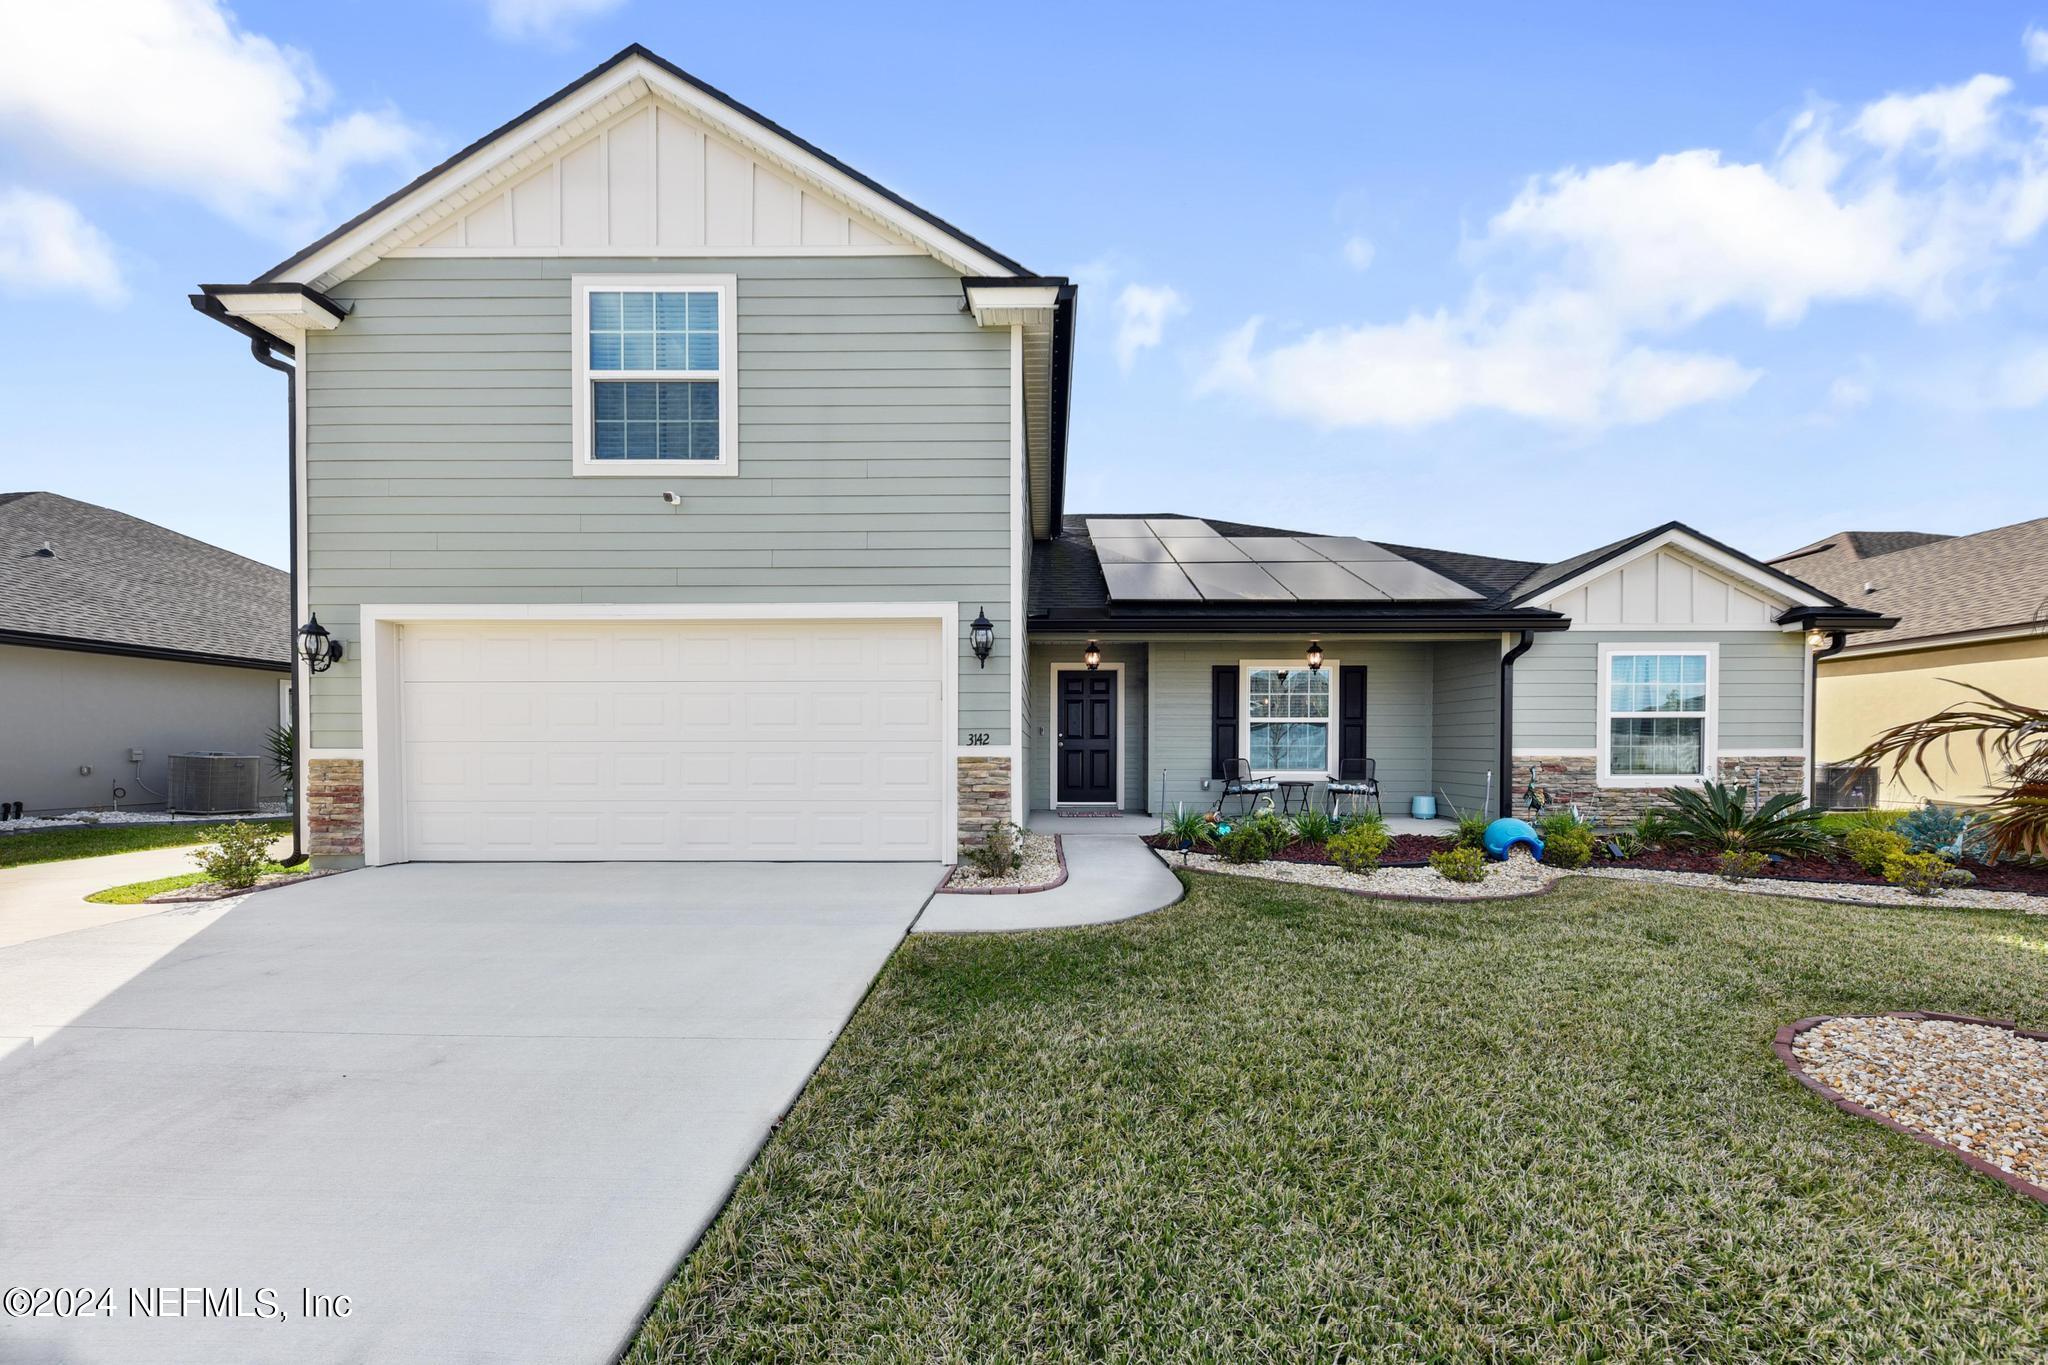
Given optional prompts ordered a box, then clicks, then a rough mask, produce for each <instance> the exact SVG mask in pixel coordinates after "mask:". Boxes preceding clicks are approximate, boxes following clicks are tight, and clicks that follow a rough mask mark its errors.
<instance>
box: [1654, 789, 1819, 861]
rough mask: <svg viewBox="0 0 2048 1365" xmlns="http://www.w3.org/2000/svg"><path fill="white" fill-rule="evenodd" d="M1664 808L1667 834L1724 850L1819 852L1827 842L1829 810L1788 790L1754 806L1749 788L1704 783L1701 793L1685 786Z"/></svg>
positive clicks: (1686, 841)
mask: <svg viewBox="0 0 2048 1365" xmlns="http://www.w3.org/2000/svg"><path fill="white" fill-rule="evenodd" d="M1669 795H1670V800H1671V804H1670V806H1669V807H1668V808H1666V809H1665V810H1663V811H1661V812H1660V814H1661V815H1662V816H1663V817H1664V819H1665V821H1666V822H1667V824H1668V825H1669V830H1668V832H1667V833H1666V835H1665V838H1666V839H1667V840H1669V841H1671V842H1673V843H1683V844H1698V845H1702V846H1704V847H1707V848H1712V849H1718V850H1720V851H1721V852H1723V853H1780V854H1799V853H1818V852H1820V851H1822V850H1823V849H1825V848H1826V847H1827V845H1828V836H1827V834H1826V832H1825V831H1824V830H1822V829H1821V824H1820V822H1821V817H1822V815H1823V814H1824V812H1822V811H1819V810H1816V809H1814V808H1813V807H1812V806H1807V805H1803V804H1801V801H1800V798H1799V796H1798V795H1797V794H1796V793H1792V792H1783V793H1780V794H1779V795H1777V796H1774V797H1772V798H1771V799H1770V800H1768V801H1766V802H1764V803H1763V804H1762V805H1760V806H1758V807H1757V808H1756V809H1755V810H1751V809H1750V808H1749V788H1747V787H1745V786H1740V785H1736V786H1726V787H1724V786H1722V785H1721V784H1720V783H1719V782H1706V783H1702V784H1701V786H1700V789H1699V790H1698V791H1690V790H1688V789H1686V788H1683V787H1680V788H1677V789H1675V790H1673V791H1672V792H1671V793H1670V794H1669Z"/></svg>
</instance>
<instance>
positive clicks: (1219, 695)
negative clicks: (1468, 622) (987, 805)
mask: <svg viewBox="0 0 2048 1365" xmlns="http://www.w3.org/2000/svg"><path fill="white" fill-rule="evenodd" d="M1311 638H1313V639H1315V640H1316V642H1317V643H1319V644H1320V645H1321V646H1322V658H1321V665H1320V667H1318V668H1311V667H1310V666H1309V662H1308V657H1307V648H1308V645H1309V642H1310V639H1311ZM1510 638H1511V637H1507V636H1504V635H1503V634H1502V633H1501V632H1500V631H1497V630H1496V631H1487V632H1468V633H1463V634H1449V633H1444V634H1434V635H1401V636H1395V635H1350V636H1343V635H1331V636H1316V637H1310V636H1308V635H1307V634H1305V633H1304V634H1301V635H1300V636H1299V638H1297V637H1296V636H1294V635H1289V636H1285V637H1282V636H1278V635H1241V636H1240V635H1229V636H1223V635H1211V636H1196V635H1181V636H1173V635H1154V636H1151V637H1149V638H1139V639H1115V638H1108V637H1105V636H1096V637H1092V643H1093V645H1094V651H1093V663H1094V667H1092V668H1091V667H1090V666H1089V663H1090V652H1089V646H1090V644H1091V637H1087V636H1080V635H1064V634H1059V635H1055V634H1044V635H1038V634H1034V635H1033V636H1032V637H1031V640H1030V664H1029V666H1030V686H1029V688H1028V693H1027V697H1026V707H1025V727H1024V729H1025V746H1024V762H1025V773H1024V780H1025V784H1026V786H1025V790H1026V793H1027V798H1028V806H1029V809H1030V810H1031V811H1032V812H1034V815H1033V821H1034V824H1035V825H1036V824H1037V823H1038V822H1039V821H1040V820H1041V818H1042V819H1043V821H1044V822H1046V824H1047V826H1048V827H1050V828H1053V829H1054V830H1056V831H1071V830H1074V829H1076V828H1077V827H1078V826H1079V823H1080V822H1079V821H1077V820H1076V819H1075V818H1073V817H1074V816H1075V815H1076V814H1077V813H1081V812H1113V813H1120V814H1122V815H1124V816H1126V817H1144V816H1150V817H1152V818H1151V819H1149V820H1141V819H1136V818H1133V819H1132V823H1133V824H1134V825H1136V824H1143V825H1144V826H1145V829H1143V830H1141V831H1138V832H1149V831H1150V829H1151V828H1155V827H1156V826H1157V823H1158V817H1160V816H1162V815H1164V814H1169V813H1171V812H1172V811H1174V810H1175V809H1176V808H1179V807H1183V806H1184V807H1186V808H1187V809H1191V810H1199V809H1208V808H1211V807H1213V806H1215V804H1216V802H1217V800H1218V798H1219V797H1220V796H1222V795H1223V793H1224V783H1225V778H1224V773H1225V771H1226V767H1227V760H1229V759H1233V758H1236V759H1242V760H1243V761H1244V762H1245V763H1246V764H1247V765H1248V766H1249V768H1250V770H1251V771H1252V772H1253V773H1254V774H1256V775H1260V776H1266V777H1273V778H1276V779H1278V780H1283V781H1287V782H1290V783H1305V784H1306V786H1305V787H1297V788H1295V789H1294V790H1292V791H1290V792H1289V793H1287V795H1288V796H1290V797H1291V798H1292V800H1293V801H1294V803H1295V804H1296V806H1297V807H1298V806H1299V805H1300V804H1301V802H1302V801H1303V800H1304V799H1306V800H1307V801H1308V802H1309V803H1310V804H1313V805H1314V806H1316V807H1317V808H1319V809H1328V807H1329V803H1330V792H1329V785H1330V783H1331V782H1332V781H1333V780H1337V779H1339V778H1340V777H1342V778H1344V779H1355V778H1357V777H1358V776H1360V775H1361V774H1362V772H1363V770H1364V769H1363V766H1362V765H1363V764H1364V763H1366V762H1369V764H1370V769H1371V772H1372V774H1373V777H1374V778H1375V779H1376V780H1377V782H1378V784H1379V788H1380V804H1381V805H1382V807H1383V808H1384V811H1385V814H1386V816H1387V819H1388V823H1389V825H1390V826H1392V827H1393V828H1395V829H1396V830H1397V832H1403V833H1407V832H1413V833H1428V832H1440V831H1441V830H1442V829H1443V828H1444V824H1443V822H1442V820H1441V819H1440V820H1439V821H1437V822H1434V823H1432V822H1427V821H1420V820H1414V819H1412V818H1411V817H1410V807H1411V803H1412V801H1413V800H1414V798H1416V797H1430V798H1434V799H1435V801H1436V802H1437V807H1438V815H1439V817H1450V816H1453V815H1455V814H1456V813H1457V812H1458V811H1471V810H1479V809H1483V808H1486V807H1488V805H1489V803H1491V804H1492V806H1493V807H1495V808H1497V807H1498V803H1499V800H1500V781H1501V777H1500V762H1501V760H1500V752H1501V744H1500V738H1501V735H1500V726H1501V706H1500V679H1501V657H1502V653H1503V651H1504V649H1505V648H1507V647H1508V640H1509V639H1510ZM1280 795H1281V793H1275V796H1276V804H1278V800H1277V798H1278V797H1279V796H1280ZM1242 804H1243V803H1242V802H1241V801H1240V800H1238V799H1237V798H1235V797H1233V798H1232V799H1231V801H1230V804H1229V807H1228V809H1230V810H1232V811H1235V810H1237V809H1239V808H1240V807H1241V806H1242ZM1347 804H1348V803H1347ZM1397 822H1398V823H1397Z"/></svg>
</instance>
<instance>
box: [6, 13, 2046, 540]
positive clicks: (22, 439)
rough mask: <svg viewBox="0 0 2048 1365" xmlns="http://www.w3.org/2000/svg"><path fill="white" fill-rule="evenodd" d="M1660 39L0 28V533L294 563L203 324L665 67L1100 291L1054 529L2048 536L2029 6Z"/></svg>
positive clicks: (218, 19)
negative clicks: (139, 543)
mask: <svg viewBox="0 0 2048 1365" xmlns="http://www.w3.org/2000/svg"><path fill="white" fill-rule="evenodd" d="M1674 8H1675V7H1670V6H1616V5H1601V6H1590V5H1589V6H1556V5H1551V6H1540V7H1539V6H1528V5H1523V4H1516V5H1505V4H1503V5H1470V6H1466V7H1463V8H1462V10H1461V11H1460V13H1459V15H1458V17H1457V18H1456V19H1452V18H1450V17H1448V16H1446V15H1444V14H1443V13H1442V11H1441V10H1440V9H1438V10H1437V12H1435V13H1431V12H1429V11H1430V10H1431V9H1432V7H1424V6H1393V5H1358V4H1352V5H1334V6H1313V5H1298V6H1297V5H1274V6H1269V7H1268V8H1266V9H1265V10H1263V11H1261V12H1260V16H1259V19H1258V21H1257V22H1255V23H1247V22H1246V11H1245V10H1244V9H1243V7H1242V6H1223V5H1216V6H1207V5H1197V4H1186V3H1180V4H1174V5H1171V6H1165V5H1161V6H1139V5H1130V6H1109V5H1102V4H1100V3H1095V4H1088V5H1062V4H1044V5H1039V6H1035V7H1033V8H1031V9H1030V10H1029V11H1016V10H989V11H986V13H985V16H984V15H978V14H976V13H974V12H973V11H972V7H967V8H963V7H960V6H958V5H947V6H938V5H929V6H921V5H915V4H904V5H897V6H893V7H891V8H890V10H889V12H888V16H887V19H886V21H877V20H876V19H874V18H873V17H872V14H871V12H866V11H858V10H857V9H850V8H849V7H846V6H843V5H831V6H823V5H819V6H812V5H794V4H792V5H785V6H780V7H776V8H775V10H774V12H773V14H772V17H770V16H768V12H767V11H764V10H763V9H761V8H759V7H752V6H740V7H726V8H723V9H719V8H716V7H705V6H695V5H690V6H684V5H676V4H660V3H655V2H654V0H409V3H406V4H404V5H399V4H391V3H384V0H354V2H353V3H346V4H329V5H304V4H278V3H265V4H257V3H244V4H240V5H237V6H235V7H233V9H232V10H229V9H226V8H224V7H222V6H219V5H217V4H215V3H213V2H212V0H109V3H105V4H100V5H93V6H85V5H72V6H58V5H44V6H35V7H30V6H10V7H8V10H7V12H6V13H4V14H0V489H24V488H42V489H50V490H53V491H56V492H60V493H65V494H68V495H70V496H73V497H78V498H84V499H87V500H90V501H94V502H101V503H106V504H109V505H111V506H114V507H118V508H120V509H122V510H124V511H127V512H131V513H134V514H136V515H138V516H142V517H146V518H148V519H150V520H153V521H159V522H162V523H164V524H166V525H169V526H172V527H174V528H176V529H178V530H181V531H184V532H186V533H188V534H191V535H195V536H199V537H201V538H203V539H207V540H211V541H215V542H217V543H219V544H222V545H225V546H228V547H230V548H232V549H235V550H239V551H241V552H243V553H245V554H249V555H253V556H255V557H257V558H261V559H265V560H268V561H270V562H273V563H282V562H283V557H284V546H285V536H286V525H285V520H284V498H285V491H284V463H283V446H282V423H283V411H282V388H281V386H282V383H283V381H282V379H281V378H279V377H278V376H275V375H273V374H271V373H270V372H269V371H266V370H263V369H261V368H260V367H258V366H257V365H256V364H255V363H254V362H253V361H251V360H250V358H249V356H248V353H247V349H246V346H245V345H244V344H243V343H241V342H239V341H238V340H237V338H236V337H235V336H234V335H233V334H231V333H229V332H227V331H226V330H225V329H222V328H220V327H218V326H217V325H215V324H212V323H209V322H207V321H205V320H204V319H201V318H200V317H199V316H198V315H197V314H195V313H193V312H191V311H190V309H189V307H188V305H187V304H186V302H185V295H186V294H187V293H188V292H189V291H190V289H191V287H192V286H193V285H194V284H196V283H198V282H200V281H202V280H205V281H214V280H238V279H247V278H250V277H251V276H252V275H254V274H255V273H257V272H259V271H260V270H262V269H264V268H265V267H267V266H269V265H271V264H272V263H274V262H275V261H276V260H278V259H279V258H281V257H283V256H285V255H286V254H288V253H289V252H290V251H291V250H292V249H293V248H295V247H296V246H299V245H301V244H303V243H304V242H305V241H308V240H310V239H311V238H312V237H314V236H317V235H318V234H319V233H320V232H322V231H324V230H326V228H328V227H330V226H332V225H333V223H335V222H338V221H340V220H341V219H342V218H345V217H347V216H348V215H349V214H351V213H354V212H355V211H357V210H358V209H360V208H361V207H363V206H364V205H366V204H367V203H369V202H371V201H372V200H374V199H375V198H378V197H380V196H381V195H382V194H384V193H385V192H387V191H388V190H390V189H391V188H393V187H395V186H396V185H397V184H399V183H401V182H402V181H403V180H404V179H406V178H408V177H409V176H410V175H411V174H412V173H414V172H416V171H417V170H419V169H421V168H422V167H424V166H426V165H429V164H431V163H432V162H434V161H436V160H438V159H439V158H440V157H441V156H442V155H445V154H446V153H447V152H448V151H450V150H452V149H454V148H455V147H458V146H460V145H462V144H463V143H465V142H467V141H469V140H470V139H471V138H473V137H475V136H476V135H478V134H480V133H482V132H484V131H485V130H487V129H489V128H491V127H493V126H495V125H496V124H498V123H499V122H501V121H503V120H504V119H505V118H507V117H509V116H510V115H512V114H513V113H516V112H517V111H519V110H520V109H523V108H525V107H526V106H528V105H529V104H531V103H532V102H534V101H535V100H537V99H539V98H540V97H541V96H543V95H545V94H547V93H549V92H550V91H552V90H554V89H556V88H558V87H559V86H561V85H562V84H564V83H566V82H567V81H568V80H569V79H571V78H572V77H574V76H576V75H578V74H580V73H581V72H582V71H584V70H586V69H588V68H589V67H590V66H593V65H595V64H596V63H597V62H598V61H600V60H602V59H603V58H604V57H606V56H608V55H610V54H611V53H612V52H614V51H616V50H617V49H618V48H620V47H622V46H624V45H625V44H626V43H628V42H632V41H640V42H644V43H646V44H647V45H648V46H650V47H652V48H654V49H655V50H656V51H658V52H661V53H662V54H663V55H665V56H667V57H669V58H670V59H671V60H673V61H675V62H677V63H678V64H680V65H682V66H683V67H685V68H687V69H689V70H690V71H692V72H694V73H695V74H697V75H698V76H699V77H700V78H702V79H704V80H706V81H708V82H709V83H711V84H713V85H716V86H719V87H720V88H722V89H724V90H726V91H727V92H728V93H730V94H732V95H733V96H735V97H736V98H738V99H740V100H742V101H743V102H745V103H748V104H751V105H753V106H754V107H755V108H757V109H760V110H761V111H763V112H764V113H766V114H767V115H768V116H770V117H771V118H774V119H776V120H778V121H779V122H781V123H783V124H784V125H786V126H788V127H790V128H792V129H794V130H796V131H797V132H799V133H801V134H803V135H804V136H806V137H809V138H810V139H811V140H813V141H815V142H817V143H819V144H820V145H822V146H824V147H827V148H828V149H830V150H832V151H833V152H834V153H836V154H837V155H839V156H841V157H843V158H844V159H846V160H847V161H849V162H851V163H852V164H854V165H856V166H858V167H860V168H861V169H862V170H864V171H866V172H868V173H869V174H870V175H873V176H874V177H875V178H877V179H878V180H880V181H882V182H883V183H885V184H888V185H890V186H891V187H892V188H895V189H897V190H898V191H900V192H902V193H904V194H906V195H908V196H909V197H911V198H912V199H914V200H916V201H917V202H919V203H921V204H923V205H925V206H927V207H929V208H931V209H933V210H934V211H936V212H938V213H940V214H941V215H943V216H945V217H948V218H950V219H952V220H953V221H954V222H956V223H959V224H960V225H961V226H962V227H964V228H966V229H967V230H968V231H970V232H972V233H974V234H976V235H977V236H980V237H981V238H983V239H984V240H986V241H988V242H990V243H992V244H993V245H995V246H996V247H998V248H999V249H1001V250H1003V251H1005V252H1007V253H1009V254H1010V255H1012V256H1015V257H1017V258H1019V259H1021V260H1023V261H1024V262H1025V263H1026V264H1027V265H1029V266H1031V267H1032V268H1034V269H1036V270H1040V271H1043V272H1046V273H1063V274H1070V275H1073V276H1075V277H1076V278H1078V279H1080V280H1081V281H1082V282H1083V290H1082V299H1081V309H1082V317H1083V326H1082V336H1081V356H1080V361H1079V371H1078V375H1077V380H1076V388H1075V396H1074V432H1073V443H1072V453H1071V464H1070V480H1069V485H1068V487H1069V505H1070V507H1072V508H1073V509H1075V510H1085V511H1140V512H1157V511H1177V512H1189V513H1198V514H1208V515H1219V516H1230V517H1234V518H1237V519H1240V520H1246V521H1253V522H1263V523H1267V524H1271V525H1276V526H1282V527H1288V528H1292V529H1303V530H1312V531H1320V532H1330V533H1347V534H1357V535H1362V536H1367V537H1372V538H1377V539H1383V540H1390V541H1395V542H1403V543H1420V544H1431V545H1441V546H1445V547H1449V548H1456V549H1468V550H1475V551H1483V552H1490V553H1497V554H1505V555H1512V556H1521V557H1529V558H1550V557H1556V556H1561V555H1564V554H1568V553H1571V552H1574V551H1576V550H1580V549H1584V548H1587V547H1589V546H1592V545H1595V544H1598V543H1601V542H1604V541H1607V540H1611V539H1614V538H1616V537H1618V536H1621V535H1625V534H1627V533H1629V532H1631V531H1634V530H1638V529H1641V528H1642V527H1645V526H1647V525H1651V524H1654V523H1657V522H1661V521H1664V520H1666V519H1670V518H1674V517H1675V518H1680V519H1683V520H1686V521H1689V522H1691V523H1693V524H1694V525H1696V526H1698V527H1700V528H1701V529H1703V530H1705V531H1707V532H1709V533H1710V534H1714V535H1717V536H1720V537H1722V538H1724V539H1727V540H1729V541H1732V542H1733V543H1735V544H1737V545H1739V546H1742V547H1743V548H1746V549H1749V550H1752V551H1754V552H1757V553H1760V554H1770V553H1777V552H1779V551H1782V550H1786V549H1790V548H1792V547H1793V546H1796V545H1799V544H1802V543H1804V542H1805V541H1808V540H1812V539H1814V538H1816V537H1818V536H1820V535H1822V534H1825V533H1827V532H1829V531H1832V530H1836V529H1840V528H1842V527H1845V526H1848V527H1858V528H1871V529H1916V530H1936V531H1948V532H1964V531H1971V530H1977V529H1983V528H1985V527H1989V526H1994V525H2001V524H2005V523H2008V522H2012V521H2018V520H2024V519H2027V518H2031V517H2036V516H2042V515H2048V480H2044V479H2043V478H2042V476H2041V473H2040V471H2041V469H2042V465H2043V456H2042V446H2043V441H2042V435H2043V431H2044V423H2043V418H2044V412H2048V408H2044V404H2048V273H2044V265H2048V34H2042V35H2039V36H2038V37H2030V34H2033V32H2034V30H2035V26H2036V25H2037V24H2040V25H2042V26H2043V27H2048V6H2043V7H2042V9H2041V10H2040V11H2038V12H2037V11H2036V10H2033V9H2028V8H2022V7H2009V6H2004V5H1999V4H1973V5H1970V6H1959V7H1934V6H1927V5H1922V4H1870V3H1859V4H1826V3H1808V4H1801V5H1798V6H1785V5H1778V4H1772V5H1738V4H1719V5H1713V6H1699V7H1696V9H1697V12H1695V13H1692V14H1676V13H1672V12H1670V11H1671V10H1673V9H1674ZM1538 11H1540V13H1539V12H1538ZM399 33H402V34H403V35H404V41H395V40H394V35H395V34H399Z"/></svg>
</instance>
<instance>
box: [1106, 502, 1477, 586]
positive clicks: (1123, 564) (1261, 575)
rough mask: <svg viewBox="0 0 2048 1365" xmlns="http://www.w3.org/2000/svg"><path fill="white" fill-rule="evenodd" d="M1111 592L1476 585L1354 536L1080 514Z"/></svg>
mask: <svg viewBox="0 0 2048 1365" xmlns="http://www.w3.org/2000/svg"><path fill="white" fill-rule="evenodd" d="M1088 538H1089V539H1090V540H1092V541H1094V542H1095V554H1096V558H1098V559H1099V560H1100V561H1101V562H1102V577H1103V579H1104V580H1105V581H1106V582H1107V583H1108V584H1109V595H1110V598H1111V599H1112V600H1118V601H1129V602H1360V601H1363V602H1470V601H1475V600H1477V599H1478V598H1479V596H1480V594H1479V593H1476V592H1474V591H1472V590H1471V589H1470V588H1467V587H1463V586H1460V585H1459V584H1457V583H1454V582H1452V581H1451V580H1450V579H1448V578H1445V577H1444V576H1443V575H1442V574H1440V573H1438V572H1436V571H1435V570H1434V569H1426V568H1424V567H1423V566H1422V565H1420V564H1417V563H1416V562H1415V561H1414V560H1412V559H1404V558H1402V557H1401V556H1400V555H1397V554H1395V553H1394V552H1393V551H1392V550H1389V549H1387V548H1386V547H1385V546H1382V545H1375V544H1373V543H1372V542H1371V541H1369V540H1360V539H1358V538H1357V537H1356V536H1226V535H1223V534H1222V533H1220V532H1219V531H1217V530H1216V529H1215V528H1214V527H1212V526H1211V525H1209V523H1208V522H1206V521H1198V520H1196V519H1194V518H1192V517H1186V518H1182V517H1157V518H1145V519H1141V518H1137V517H1090V518H1089V519H1088Z"/></svg>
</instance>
